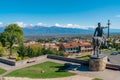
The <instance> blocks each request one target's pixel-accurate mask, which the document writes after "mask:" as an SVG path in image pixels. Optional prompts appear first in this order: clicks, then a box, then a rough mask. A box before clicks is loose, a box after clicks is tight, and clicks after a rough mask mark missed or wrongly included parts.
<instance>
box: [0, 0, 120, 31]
mask: <svg viewBox="0 0 120 80" xmlns="http://www.w3.org/2000/svg"><path fill="white" fill-rule="evenodd" d="M108 19H110V20H111V28H116V29H118V28H119V29H120V0H0V26H2V25H5V24H10V23H18V24H19V25H21V26H32V25H43V26H52V25H56V26H64V27H76V28H77V27H78V28H80V27H82V28H86V27H94V26H97V23H98V22H101V23H102V25H103V26H106V23H107V20H108Z"/></svg>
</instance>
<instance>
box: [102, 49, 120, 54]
mask: <svg viewBox="0 0 120 80" xmlns="http://www.w3.org/2000/svg"><path fill="white" fill-rule="evenodd" d="M101 51H102V52H105V53H112V52H116V50H115V49H102V50H101ZM119 51H120V50H119Z"/></svg>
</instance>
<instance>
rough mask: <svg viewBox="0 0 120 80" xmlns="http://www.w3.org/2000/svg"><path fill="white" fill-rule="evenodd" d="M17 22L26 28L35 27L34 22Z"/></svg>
mask: <svg viewBox="0 0 120 80" xmlns="http://www.w3.org/2000/svg"><path fill="white" fill-rule="evenodd" d="M15 23H16V24H18V25H19V26H20V27H22V28H25V27H33V26H34V25H33V24H26V23H24V22H15Z"/></svg>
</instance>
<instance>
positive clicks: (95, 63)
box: [89, 56, 107, 71]
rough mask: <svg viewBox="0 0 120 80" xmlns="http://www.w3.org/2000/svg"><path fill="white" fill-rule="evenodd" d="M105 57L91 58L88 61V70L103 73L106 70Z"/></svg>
mask: <svg viewBox="0 0 120 80" xmlns="http://www.w3.org/2000/svg"><path fill="white" fill-rule="evenodd" d="M106 64H107V56H105V57H102V58H91V59H90V61H89V69H90V70H91V71H104V70H105V69H106Z"/></svg>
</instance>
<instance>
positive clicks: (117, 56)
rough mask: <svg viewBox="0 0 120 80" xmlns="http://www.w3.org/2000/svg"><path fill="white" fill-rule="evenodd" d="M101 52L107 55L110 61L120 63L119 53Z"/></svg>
mask: <svg viewBox="0 0 120 80" xmlns="http://www.w3.org/2000/svg"><path fill="white" fill-rule="evenodd" d="M103 54H105V55H107V56H108V58H109V59H110V63H112V64H117V65H120V54H118V55H110V53H103Z"/></svg>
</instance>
